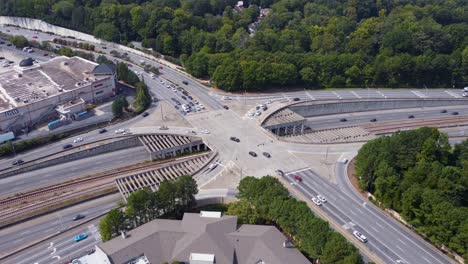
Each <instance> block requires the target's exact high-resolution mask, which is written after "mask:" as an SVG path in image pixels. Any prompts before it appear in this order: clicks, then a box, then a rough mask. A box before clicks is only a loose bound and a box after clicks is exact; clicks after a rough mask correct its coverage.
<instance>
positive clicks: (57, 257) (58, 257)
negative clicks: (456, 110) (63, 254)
mask: <svg viewBox="0 0 468 264" xmlns="http://www.w3.org/2000/svg"><path fill="white" fill-rule="evenodd" d="M52 258H54V259H57V260H60V256H52Z"/></svg>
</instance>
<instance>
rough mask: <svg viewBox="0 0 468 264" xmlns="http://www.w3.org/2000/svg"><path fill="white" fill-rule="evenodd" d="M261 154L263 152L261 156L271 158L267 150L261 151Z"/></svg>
mask: <svg viewBox="0 0 468 264" xmlns="http://www.w3.org/2000/svg"><path fill="white" fill-rule="evenodd" d="M262 154H263V156H265V157H267V158H271V155H270V153H268V152H263V153H262Z"/></svg>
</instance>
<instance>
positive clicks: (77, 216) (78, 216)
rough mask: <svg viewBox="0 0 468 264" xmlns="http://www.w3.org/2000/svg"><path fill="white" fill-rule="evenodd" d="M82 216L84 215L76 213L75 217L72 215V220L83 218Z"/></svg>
mask: <svg viewBox="0 0 468 264" xmlns="http://www.w3.org/2000/svg"><path fill="white" fill-rule="evenodd" d="M83 218H85V216H84V215H82V214H77V215H75V217H73V221H78V220H80V219H83Z"/></svg>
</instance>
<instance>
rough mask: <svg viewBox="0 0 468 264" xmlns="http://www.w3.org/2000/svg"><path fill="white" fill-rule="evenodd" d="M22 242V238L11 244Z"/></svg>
mask: <svg viewBox="0 0 468 264" xmlns="http://www.w3.org/2000/svg"><path fill="white" fill-rule="evenodd" d="M23 240H24V238H20V239H17V240H15V241H13V244H16V243H19V242H21V241H23Z"/></svg>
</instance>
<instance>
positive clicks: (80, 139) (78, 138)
mask: <svg viewBox="0 0 468 264" xmlns="http://www.w3.org/2000/svg"><path fill="white" fill-rule="evenodd" d="M81 141H83V138H81V137H77V138H75V140H73V143H80V142H81Z"/></svg>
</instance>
